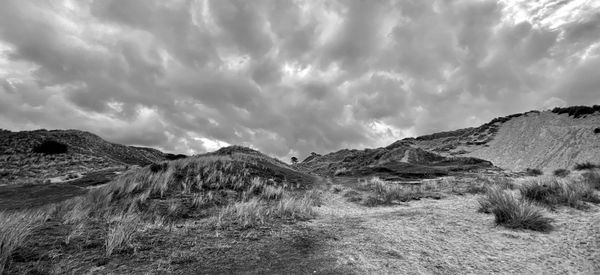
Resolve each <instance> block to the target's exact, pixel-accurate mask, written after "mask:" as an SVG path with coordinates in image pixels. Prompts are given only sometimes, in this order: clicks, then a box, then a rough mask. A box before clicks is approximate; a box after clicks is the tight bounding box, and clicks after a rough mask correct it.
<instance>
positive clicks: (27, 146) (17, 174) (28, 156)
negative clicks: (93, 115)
mask: <svg viewBox="0 0 600 275" xmlns="http://www.w3.org/2000/svg"><path fill="white" fill-rule="evenodd" d="M1 135H2V138H1V139H0V184H6V183H19V182H33V181H39V182H44V181H45V180H47V179H49V178H54V177H59V176H66V175H69V174H82V173H86V172H90V171H95V170H100V169H105V168H109V167H118V166H122V167H124V166H128V165H142V166H143V165H148V164H150V163H154V162H158V161H162V160H166V159H177V158H182V157H185V156H184V155H172V154H164V153H162V152H160V151H158V150H155V149H151V148H145V147H134V146H125V145H120V144H114V143H110V142H107V141H105V140H103V139H101V138H100V137H98V136H96V135H94V134H91V133H88V132H83V131H77V130H52V131H48V130H36V131H23V132H10V131H3V132H1Z"/></svg>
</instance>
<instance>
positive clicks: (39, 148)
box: [33, 140, 68, 155]
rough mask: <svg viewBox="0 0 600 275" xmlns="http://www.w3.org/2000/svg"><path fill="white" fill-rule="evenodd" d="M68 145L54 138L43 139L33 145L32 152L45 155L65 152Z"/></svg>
mask: <svg viewBox="0 0 600 275" xmlns="http://www.w3.org/2000/svg"><path fill="white" fill-rule="evenodd" d="M67 151H68V147H67V145H66V144H64V143H60V142H58V141H55V140H45V141H42V143H40V144H38V145H36V146H34V147H33V152H34V153H40V154H45V155H55V154H64V153H67Z"/></svg>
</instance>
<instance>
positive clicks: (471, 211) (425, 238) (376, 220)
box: [5, 178, 600, 274]
mask: <svg viewBox="0 0 600 275" xmlns="http://www.w3.org/2000/svg"><path fill="white" fill-rule="evenodd" d="M361 180H364V179H361ZM358 181H359V179H356V178H329V179H323V178H321V179H320V180H319V181H318V184H317V187H316V188H318V189H320V190H321V191H322V197H321V204H320V205H319V206H318V207H316V209H317V212H318V216H317V218H315V219H312V220H303V221H279V222H276V223H273V224H265V225H264V226H258V227H255V228H251V229H243V230H242V229H239V228H224V229H221V230H216V231H215V230H214V229H213V228H207V227H206V226H204V225H203V222H202V220H194V219H190V220H187V221H184V222H181V223H178V224H175V225H173V226H170V227H169V226H152V225H147V226H146V227H144V228H143V229H142V230H141V233H140V234H138V236H137V237H136V238H135V240H134V245H133V248H132V249H128V250H125V251H121V252H119V253H116V254H114V255H112V256H110V257H105V256H104V249H103V237H102V236H101V235H102V234H103V233H99V232H102V230H100V228H93V227H94V226H93V225H91V227H92V228H91V229H90V230H88V235H87V236H84V237H80V238H77V239H74V241H72V242H70V243H69V244H66V243H65V236H66V235H67V234H68V232H70V228H69V226H68V225H65V224H62V223H60V222H52V221H50V222H48V223H46V224H45V225H44V226H43V227H42V228H39V229H37V230H36V231H35V232H34V234H32V235H31V237H30V238H28V240H27V241H26V242H25V244H24V246H23V247H21V248H19V249H17V250H16V251H15V253H13V256H12V258H13V260H12V262H11V263H10V265H9V266H8V267H7V269H6V270H5V272H6V273H7V274H15V273H16V274H22V273H32V272H33V273H35V272H38V273H42V274H45V273H50V274H63V273H75V274H85V273H88V274H148V273H150V274H164V273H173V274H240V273H243V274H265V273H267V274H465V273H471V274H494V273H495V274H507V273H522V274H563V273H568V274H574V273H575V274H594V273H596V272H597V271H598V270H600V239H599V238H598V236H600V207H599V206H598V205H591V207H590V208H589V209H586V210H575V209H572V208H563V207H561V208H558V209H556V210H552V211H551V210H545V211H544V213H545V214H546V215H547V216H549V217H551V218H552V219H554V222H553V224H554V225H555V230H554V231H551V232H549V233H539V232H533V231H527V230H511V229H506V228H504V227H500V226H496V225H495V223H494V220H493V219H494V218H493V216H492V215H488V214H483V213H477V208H478V203H477V199H478V197H479V196H481V195H472V194H465V195H459V194H453V193H448V194H444V196H442V197H440V198H437V199H433V198H423V199H420V200H416V201H408V202H398V203H396V204H394V205H387V206H376V207H368V206H364V205H361V204H359V203H356V202H351V201H350V200H349V197H348V196H346V194H347V193H348V192H352V191H356V190H355V187H356V186H357V184H356V182H358ZM94 232H98V233H94ZM99 235H100V236H99Z"/></svg>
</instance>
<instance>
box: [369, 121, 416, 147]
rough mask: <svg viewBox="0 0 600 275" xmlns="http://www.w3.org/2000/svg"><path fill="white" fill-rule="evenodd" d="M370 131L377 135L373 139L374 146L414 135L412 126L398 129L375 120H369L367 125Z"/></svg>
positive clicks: (380, 145) (384, 144) (385, 144)
mask: <svg viewBox="0 0 600 275" xmlns="http://www.w3.org/2000/svg"><path fill="white" fill-rule="evenodd" d="M367 126H368V127H369V128H370V129H371V130H372V133H373V134H374V135H375V136H376V137H377V138H376V139H375V144H374V146H375V147H382V146H387V145H389V144H391V143H393V142H395V141H397V140H398V139H402V138H405V137H412V136H414V135H415V131H414V128H413V127H411V128H408V129H398V128H396V127H394V126H392V125H389V124H387V123H385V122H382V121H379V120H375V121H372V122H370V123H369V124H368V125H367Z"/></svg>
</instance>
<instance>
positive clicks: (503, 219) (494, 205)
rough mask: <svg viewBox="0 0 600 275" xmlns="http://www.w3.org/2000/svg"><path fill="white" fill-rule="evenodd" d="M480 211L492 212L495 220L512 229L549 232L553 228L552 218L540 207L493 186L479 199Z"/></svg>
mask: <svg viewBox="0 0 600 275" xmlns="http://www.w3.org/2000/svg"><path fill="white" fill-rule="evenodd" d="M479 204H480V210H479V211H480V212H484V213H492V214H494V217H495V222H496V224H498V225H502V226H504V227H507V228H512V229H529V230H534V231H541V232H547V231H550V230H552V228H553V226H552V224H551V221H552V219H550V218H547V217H544V216H543V215H542V212H541V211H540V209H538V208H536V207H535V206H534V205H533V204H531V203H530V202H528V201H523V200H517V199H516V198H515V197H514V196H513V195H512V194H509V193H507V192H505V191H503V190H501V189H499V188H491V189H490V190H488V192H487V193H486V195H485V197H484V198H483V199H481V200H480V201H479Z"/></svg>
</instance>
